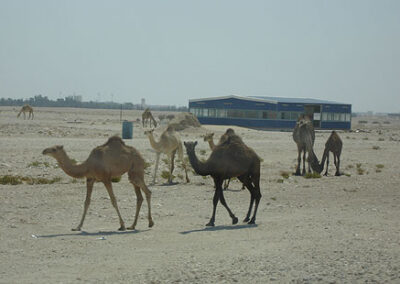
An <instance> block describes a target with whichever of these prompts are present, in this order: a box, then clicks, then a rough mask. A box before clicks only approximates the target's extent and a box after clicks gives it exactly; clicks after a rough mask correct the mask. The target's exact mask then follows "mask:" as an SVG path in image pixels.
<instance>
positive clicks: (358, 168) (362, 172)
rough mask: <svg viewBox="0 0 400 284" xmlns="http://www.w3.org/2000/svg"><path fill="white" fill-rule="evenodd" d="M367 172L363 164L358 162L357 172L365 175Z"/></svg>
mask: <svg viewBox="0 0 400 284" xmlns="http://www.w3.org/2000/svg"><path fill="white" fill-rule="evenodd" d="M364 173H365V170H364V169H363V168H361V164H357V174H359V175H363V174H364Z"/></svg>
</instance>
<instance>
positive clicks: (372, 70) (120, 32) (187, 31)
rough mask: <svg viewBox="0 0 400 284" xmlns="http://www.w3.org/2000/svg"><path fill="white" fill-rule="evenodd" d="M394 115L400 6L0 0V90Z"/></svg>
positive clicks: (398, 101)
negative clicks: (289, 101) (281, 100)
mask: <svg viewBox="0 0 400 284" xmlns="http://www.w3.org/2000/svg"><path fill="white" fill-rule="evenodd" d="M73 93H75V94H77V95H82V96H83V99H84V100H85V101H88V100H98V99H100V100H101V101H111V99H112V98H113V100H114V101H116V102H132V103H140V99H141V98H145V99H146V103H148V104H162V105H177V106H183V105H187V104H188V100H189V99H191V98H201V97H214V96H226V95H231V94H237V95H242V96H251V95H256V96H282V97H303V98H317V99H328V100H334V101H339V102H345V103H351V104H353V110H354V111H367V110H373V111H378V112H399V111H400V1H398V0H393V1H386V0H379V1H378V0H373V1H366V0H359V1H351V0H343V1H338V0H331V1H322V0H314V1H304V0H301V1H300V0H293V1H278V0H276V1H232V0H229V1H218V0H213V1H187V0H182V1H171V0H168V1H114V0H113V1H111V0H110V1H98V0H96V1H94V0H93V1H88V0H85V1H73V0H65V1H56V0H49V1H41V0H35V1H34V0H32V1H30V0H26V1H20V0H10V1H4V0H0V97H4V98H8V97H11V98H28V97H32V96H34V95H37V94H42V95H44V96H48V97H49V98H51V99H56V98H60V97H65V96H66V95H71V94H73Z"/></svg>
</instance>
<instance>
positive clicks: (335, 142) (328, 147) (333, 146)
mask: <svg viewBox="0 0 400 284" xmlns="http://www.w3.org/2000/svg"><path fill="white" fill-rule="evenodd" d="M342 147H343V142H342V139H340V137H339V135H338V134H337V133H336V131H332V133H331V135H330V136H329V138H328V140H327V141H326V143H325V150H324V154H323V156H322V160H321V165H320V167H321V171H320V172H322V170H323V169H324V163H325V159H326V171H325V174H324V175H325V176H327V175H328V164H329V152H332V153H333V161H334V164H335V166H336V173H335V176H340V170H339V168H340V154H341V153H342Z"/></svg>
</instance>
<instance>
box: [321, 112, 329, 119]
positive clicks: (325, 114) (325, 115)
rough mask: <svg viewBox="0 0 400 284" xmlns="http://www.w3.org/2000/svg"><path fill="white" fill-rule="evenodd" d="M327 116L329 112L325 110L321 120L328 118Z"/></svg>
mask: <svg viewBox="0 0 400 284" xmlns="http://www.w3.org/2000/svg"><path fill="white" fill-rule="evenodd" d="M327 118H328V114H327V113H326V112H323V113H322V118H321V120H328V119H327Z"/></svg>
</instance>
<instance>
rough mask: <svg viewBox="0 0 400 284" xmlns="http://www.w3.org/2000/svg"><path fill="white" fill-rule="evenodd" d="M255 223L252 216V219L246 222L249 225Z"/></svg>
mask: <svg viewBox="0 0 400 284" xmlns="http://www.w3.org/2000/svg"><path fill="white" fill-rule="evenodd" d="M255 223H256V220H255V219H253V218H252V219H251V220H250V222H249V223H247V224H249V225H254V224H255Z"/></svg>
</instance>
